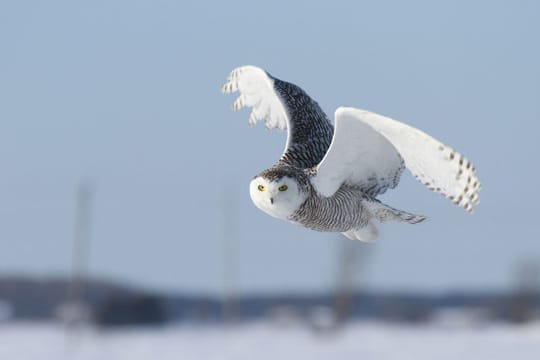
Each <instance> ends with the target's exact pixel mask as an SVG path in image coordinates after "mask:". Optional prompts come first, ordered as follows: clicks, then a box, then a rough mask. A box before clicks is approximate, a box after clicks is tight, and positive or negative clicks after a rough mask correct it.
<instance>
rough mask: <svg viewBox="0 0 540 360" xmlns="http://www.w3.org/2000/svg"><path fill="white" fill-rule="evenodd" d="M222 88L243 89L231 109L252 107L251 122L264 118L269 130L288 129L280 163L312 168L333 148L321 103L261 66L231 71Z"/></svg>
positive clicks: (329, 127)
mask: <svg viewBox="0 0 540 360" xmlns="http://www.w3.org/2000/svg"><path fill="white" fill-rule="evenodd" d="M222 91H223V92H224V93H232V92H235V91H239V92H240V96H239V97H238V98H237V99H236V100H235V101H234V103H233V105H232V108H233V110H238V109H241V108H243V107H246V106H247V107H251V108H252V110H251V113H250V115H249V120H248V123H249V125H254V124H256V123H257V121H259V120H264V122H265V124H266V127H267V128H268V129H274V128H278V129H281V130H283V129H287V130H288V132H287V144H286V146H285V150H284V151H283V154H282V156H281V159H280V162H283V163H286V164H289V165H293V166H296V167H300V168H311V167H314V166H316V165H317V164H318V163H319V162H320V161H321V160H322V158H323V157H324V155H325V154H326V151H327V150H328V148H329V147H330V143H331V142H332V135H333V126H332V124H331V123H330V121H329V119H328V117H327V116H326V114H325V113H324V112H323V111H322V110H321V108H320V107H319V104H317V103H316V102H315V101H314V100H313V99H311V98H310V97H309V96H308V95H307V94H306V93H305V91H304V90H302V89H301V88H300V87H298V86H296V85H294V84H291V83H288V82H285V81H282V80H279V79H276V78H275V77H273V76H271V75H270V74H269V73H267V72H266V71H264V70H263V69H261V68H258V67H255V66H242V67H239V68H236V69H234V70H233V71H232V72H231V73H230V74H229V77H228V79H227V83H225V85H223V87H222Z"/></svg>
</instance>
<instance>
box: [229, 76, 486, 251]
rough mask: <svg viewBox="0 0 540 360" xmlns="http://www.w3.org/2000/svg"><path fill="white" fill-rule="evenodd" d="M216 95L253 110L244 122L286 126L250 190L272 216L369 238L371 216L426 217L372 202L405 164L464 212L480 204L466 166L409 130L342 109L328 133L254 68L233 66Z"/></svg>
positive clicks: (307, 107)
mask: <svg viewBox="0 0 540 360" xmlns="http://www.w3.org/2000/svg"><path fill="white" fill-rule="evenodd" d="M222 90H223V92H226V93H229V92H235V91H239V92H240V96H239V97H238V98H237V99H236V101H235V102H234V103H233V109H234V110H238V109H240V108H242V107H245V106H247V107H251V108H252V111H251V113H250V116H249V120H248V122H249V124H250V125H254V124H255V123H256V122H257V121H259V120H263V121H265V125H266V127H267V128H269V129H272V128H278V129H285V128H286V129H288V136H287V144H286V147H285V150H284V152H283V154H282V156H281V158H280V160H279V161H278V162H277V163H276V164H275V165H274V166H272V167H271V168H269V169H267V170H264V171H263V172H261V173H260V174H259V175H258V176H256V177H255V179H254V180H253V181H252V183H251V185H250V194H251V197H252V200H253V201H254V203H255V204H256V205H257V207H259V208H260V209H261V210H263V211H265V212H267V213H268V214H270V215H272V216H275V217H279V218H282V219H286V220H289V221H292V222H295V223H299V224H301V225H303V226H306V227H308V228H312V229H314V230H319V231H339V232H342V233H343V234H344V235H346V236H347V237H349V238H359V239H361V240H364V241H372V240H373V239H374V238H375V237H376V234H377V231H376V228H375V227H374V225H373V223H372V220H373V219H376V220H379V221H386V220H398V221H406V222H410V223H418V222H420V221H422V220H424V217H422V216H418V215H414V214H410V213H407V212H404V211H401V210H397V209H394V208H392V207H389V206H387V205H385V204H382V203H381V202H380V201H378V200H377V199H376V196H377V195H379V194H382V193H384V192H385V191H386V190H387V189H389V188H394V187H396V186H397V184H398V183H399V179H400V176H401V173H402V171H403V169H404V168H405V167H406V168H407V169H409V170H410V171H411V173H412V174H413V175H414V176H415V177H416V178H417V179H418V180H420V181H421V182H422V183H423V184H424V185H426V186H427V187H428V188H429V189H431V190H433V191H435V192H438V193H440V194H442V195H444V196H446V197H448V198H449V199H451V200H452V201H453V202H454V203H455V204H457V205H460V206H462V207H463V208H464V209H465V210H467V211H468V212H472V207H473V204H478V202H479V197H478V193H477V192H478V191H479V190H480V181H479V180H478V178H477V177H476V175H475V169H474V167H473V166H472V164H471V163H470V162H469V161H468V160H466V159H465V158H464V157H463V156H462V155H460V154H459V153H457V152H456V151H454V150H453V149H452V148H450V147H448V146H446V145H444V144H442V143H441V142H439V141H438V140H436V139H434V138H433V137H431V136H429V135H427V134H426V133H424V132H422V131H420V130H418V129H415V128H414V127H412V126H409V125H406V124H404V123H401V122H399V121H396V120H393V119H390V118H388V117H385V116H382V115H378V114H375V113H372V112H369V111H366V110H360V109H355V108H351V107H340V108H338V109H337V110H336V112H335V130H334V128H333V126H332V124H331V123H330V121H329V120H328V118H327V116H326V115H325V114H324V112H323V111H322V110H321V109H320V107H319V105H318V104H317V103H316V102H315V101H313V99H311V98H310V97H309V96H308V95H307V94H306V93H305V92H304V91H303V90H302V89H300V88H299V87H297V86H296V85H293V84H290V83H287V82H285V81H282V80H279V79H277V78H274V77H273V76H271V75H269V74H268V73H267V72H265V71H264V70H262V69H260V68H258V67H255V66H244V67H240V68H237V69H234V70H233V71H232V72H231V74H230V75H229V78H228V81H227V83H226V84H225V85H223V88H222ZM296 185H298V186H296ZM289 188H290V190H288V189H289ZM293 188H294V189H293ZM278 189H279V190H278ZM283 189H285V190H283ZM287 191H288V192H287Z"/></svg>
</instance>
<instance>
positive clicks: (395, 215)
mask: <svg viewBox="0 0 540 360" xmlns="http://www.w3.org/2000/svg"><path fill="white" fill-rule="evenodd" d="M362 204H363V205H364V206H365V207H366V209H367V210H368V211H369V212H370V213H371V215H373V217H374V218H375V219H377V220H379V221H380V222H384V221H403V222H407V223H409V224H418V223H420V222H422V221H424V220H426V219H427V217H425V216H422V215H416V214H412V213H409V212H406V211H403V210H398V209H394V208H393V207H391V206H388V205H386V204H383V203H382V202H380V201H379V200H377V199H369V200H368V199H365V200H363V201H362Z"/></svg>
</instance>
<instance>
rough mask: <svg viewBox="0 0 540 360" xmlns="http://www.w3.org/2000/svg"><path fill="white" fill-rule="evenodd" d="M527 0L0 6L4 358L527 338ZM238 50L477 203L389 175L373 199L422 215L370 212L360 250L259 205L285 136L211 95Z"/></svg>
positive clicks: (532, 291) (343, 353) (539, 284)
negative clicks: (421, 143) (367, 123)
mask: <svg viewBox="0 0 540 360" xmlns="http://www.w3.org/2000/svg"><path fill="white" fill-rule="evenodd" d="M539 14H540V3H538V2H537V1H534V0H519V1H512V2H510V1H487V0H486V1H474V2H471V1H465V0H462V1H427V0H426V1H421V0H412V1H407V2H400V1H377V2H374V1H357V2H347V1H332V2H319V3H318V2H310V1H295V2H292V1H281V0H279V1H273V2H266V3H262V2H261V3H258V2H254V1H236V0H235V1H224V2H217V1H216V2H210V1H207V2H204V1H172V0H170V1H162V0H157V1H148V0H147V1H127V0H115V1H82V2H73V1H57V0H55V1H47V2H41V1H17V2H15V1H11V2H8V1H3V2H0V46H1V56H0V166H1V170H2V176H0V342H2V343H3V344H4V343H5V344H8V345H6V346H2V347H0V357H1V358H16V359H18V358H21V359H23V358H24V359H37V358H41V359H43V358H51V359H63V358H66V359H73V358H77V357H79V358H100V359H124V358H128V356H129V358H130V359H139V358H141V359H146V358H151V357H153V356H155V354H156V352H158V353H160V354H161V356H162V358H164V359H168V358H171V359H172V358H178V356H179V357H181V358H185V359H188V358H193V359H214V358H219V359H222V358H226V359H228V358H232V359H244V358H245V359H252V358H253V356H254V355H253V354H254V353H256V351H260V348H261V345H263V346H273V349H275V351H276V352H275V354H266V355H268V356H272V357H274V356H275V357H278V358H279V357H288V356H292V355H291V354H293V353H294V354H295V357H296V358H304V357H306V358H307V357H310V358H312V359H313V358H329V357H332V356H340V358H343V359H347V358H348V357H347V356H349V357H351V358H352V357H353V356H354V357H358V356H368V358H369V356H377V358H384V356H387V357H389V358H394V357H393V356H394V355H395V352H398V353H399V352H400V351H401V350H402V349H408V351H409V353H410V354H411V357H413V356H414V357H415V358H416V359H419V358H426V359H432V358H444V357H443V356H442V355H443V354H444V355H445V356H448V358H455V357H456V356H457V354H463V353H466V354H469V355H470V356H471V358H481V357H482V356H483V355H485V356H504V355H505V354H513V352H514V350H515V349H516V348H517V347H519V348H520V349H530V350H531V351H529V352H525V354H534V353H535V352H536V353H538V351H540V297H539V294H540V245H539V243H538V235H537V234H536V233H537V231H536V228H535V226H534V224H535V223H536V222H537V219H536V216H537V202H538V200H540V196H539V190H538V187H536V186H535V179H536V177H537V176H539V175H540V174H539V171H538V168H537V163H538V160H537V157H538V155H540V151H539V150H540V149H539V147H540V145H539V142H538V140H537V136H538V135H537V134H538V132H539V130H540V125H539V120H540V67H539V66H538V64H540V47H539V46H538V39H539V36H540V22H539V21H538V16H539ZM247 64H252V65H257V66H260V67H262V68H264V69H266V70H267V71H269V72H270V73H271V74H272V75H274V76H276V77H278V78H281V79H283V80H286V81H289V82H292V83H295V84H297V85H299V86H301V87H302V88H303V89H304V90H306V91H307V92H308V94H309V95H311V96H312V97H313V98H314V99H316V100H317V101H318V102H319V104H320V105H321V107H322V108H323V109H324V110H325V111H326V112H327V113H328V114H329V116H330V117H331V118H332V115H333V112H334V110H335V108H336V107H338V106H340V105H347V106H354V107H360V108H364V109H368V110H372V111H375V112H378V113H381V114H383V115H387V116H391V117H393V118H396V119H398V120H400V121H403V122H406V123H408V124H410V125H413V126H415V127H418V128H420V129H422V130H424V131H426V132H427V133H429V134H431V135H433V136H435V137H436V138H438V139H439V140H441V141H443V142H445V143H447V144H448V145H450V146H452V147H454V148H455V149H457V150H458V151H460V152H461V153H463V154H464V155H465V156H466V157H467V158H469V159H471V161H472V162H473V163H474V164H475V166H476V168H477V173H478V175H479V177H480V179H481V180H482V183H483V191H482V192H481V193H480V197H481V204H480V205H479V206H478V207H477V208H476V211H475V213H474V214H473V215H472V216H470V215H468V214H467V213H466V212H464V211H463V210H462V209H461V208H458V207H457V206H454V205H452V204H451V203H450V202H448V201H447V200H446V199H444V198H443V197H441V196H438V195H436V194H433V193H431V192H429V191H427V190H426V189H425V188H424V187H423V186H422V185H421V184H419V183H417V182H416V181H415V180H414V179H413V178H412V176H410V174H408V173H407V174H405V176H404V177H403V179H402V183H401V185H400V187H398V188H397V189H396V190H395V191H390V192H388V193H387V194H385V195H384V196H383V200H384V201H385V202H386V203H388V204H390V205H392V206H395V207H397V208H400V209H404V210H408V211H411V212H414V213H419V214H425V215H428V216H429V218H430V219H429V221H428V222H426V223H423V224H420V225H417V226H410V225H406V224H392V223H387V224H383V225H381V226H380V239H379V242H378V243H376V244H369V245H367V244H364V243H361V242H352V241H349V240H347V239H346V238H344V237H342V236H338V235H336V234H323V233H316V232H312V231H309V230H306V229H303V228H301V227H298V226H294V225H292V224H290V223H286V222H283V221H279V220H276V219H274V218H271V217H269V216H267V215H265V214H264V213H262V212H261V211H259V210H258V209H256V208H255V206H254V205H252V203H251V200H250V198H249V193H248V184H249V181H250V180H251V178H252V177H253V176H254V175H255V174H257V173H258V172H259V171H260V170H262V169H264V168H266V167H268V166H270V165H271V164H273V162H274V161H275V160H276V159H277V158H278V157H279V155H280V154H281V150H282V149H283V146H284V143H285V138H286V135H285V133H283V132H279V131H271V132H269V131H266V130H265V129H264V127H263V126H261V125H259V126H256V127H254V128H249V127H248V126H247V118H248V114H249V113H248V111H241V112H238V113H234V112H232V111H231V110H230V105H231V104H232V102H233V101H234V99H235V97H234V96H230V95H224V94H222V93H221V92H220V87H221V85H222V84H223V83H224V82H225V80H226V77H227V75H228V73H229V72H230V71H231V70H232V69H233V68H235V67H237V66H241V65H247ZM143 325H146V326H143ZM149 325H152V326H150V327H148V326H149ZM449 334H451V336H449ZM390 337H392V339H399V340H396V344H395V346H393V347H391V348H390V349H388V348H387V346H386V345H387V344H386V341H387V339H388V338H390ZM239 339H242V340H241V341H240V340H239ZM323 339H324V340H323ZM426 339H428V340H429V341H428V342H430V343H431V344H433V345H431V346H427V347H426V346H425V344H426V341H427V340H426ZM473 340H474V341H473ZM499 340H500V341H499ZM321 341H322V342H321ZM27 344H32V346H27ZM488 344H489V346H488ZM493 344H497V345H496V346H493ZM379 345H380V346H379ZM134 349H135V350H136V351H133V350H134ZM44 354H45V355H44ZM471 354H472V355H471ZM494 354H495V355H494ZM43 356H45V357H43ZM460 356H462V357H463V355H460ZM257 357H258V358H261V359H264V358H266V357H265V356H264V354H261V355H257ZM269 358H270V357H269ZM492 358H493V357H492ZM531 358H532V357H531Z"/></svg>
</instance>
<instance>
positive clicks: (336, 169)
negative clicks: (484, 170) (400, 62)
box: [313, 107, 480, 212]
mask: <svg viewBox="0 0 540 360" xmlns="http://www.w3.org/2000/svg"><path fill="white" fill-rule="evenodd" d="M335 122H336V130H335V134H334V138H333V140H332V145H331V146H330V148H329V149H328V153H327V154H326V156H325V157H324V159H323V160H322V161H321V163H320V164H319V166H318V168H317V175H316V176H315V177H314V179H313V184H314V186H315V188H316V189H317V191H318V192H320V193H321V194H323V195H325V196H330V195H331V194H333V193H334V192H335V191H336V190H337V189H338V188H339V187H340V186H341V185H342V184H344V183H346V184H349V185H353V186H359V187H361V188H362V189H364V190H365V191H366V192H367V193H368V194H370V195H376V194H379V193H382V192H384V191H386V190H387V189H388V188H394V187H395V186H396V185H397V184H398V182H399V177H400V175H401V172H402V171H403V168H404V166H405V167H407V168H408V169H409V170H410V171H411V173H412V174H413V175H414V176H415V177H416V178H417V179H418V180H419V181H420V182H422V183H423V184H424V185H426V186H427V187H428V188H429V189H430V190H433V191H435V192H438V193H440V194H442V195H444V196H446V197H448V198H449V199H450V200H452V201H453V202H454V204H457V205H459V206H462V207H463V208H464V209H465V210H467V211H468V212H471V211H472V206H473V204H477V203H478V202H479V197H478V193H477V192H478V191H479V190H480V181H479V180H478V178H477V177H476V175H475V169H474V167H473V166H472V164H471V163H470V162H469V161H468V160H466V159H465V158H464V157H463V156H462V155H460V154H459V153H457V152H455V151H454V150H453V149H452V148H450V147H448V146H446V145H444V144H442V143H441V142H439V141H438V140H436V139H434V138H432V137H431V136H429V135H427V134H426V133H424V132H422V131H420V130H418V129H415V128H413V127H411V126H409V125H406V124H403V123H401V122H399V121H396V120H392V119H390V118H388V117H385V116H382V115H378V114H375V113H372V112H369V111H366V110H360V109H354V108H348V107H340V108H338V109H337V110H336V113H335Z"/></svg>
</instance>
